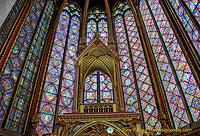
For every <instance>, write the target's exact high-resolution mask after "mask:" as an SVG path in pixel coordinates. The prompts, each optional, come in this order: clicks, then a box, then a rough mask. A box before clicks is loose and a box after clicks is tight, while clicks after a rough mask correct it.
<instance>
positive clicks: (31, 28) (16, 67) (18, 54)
mask: <svg viewBox="0 0 200 136" xmlns="http://www.w3.org/2000/svg"><path fill="white" fill-rule="evenodd" d="M44 5H45V0H35V1H34V4H33V6H32V8H31V9H30V12H29V14H28V16H27V18H26V19H25V23H24V25H23V27H22V29H21V31H20V33H19V36H18V38H17V39H16V42H15V44H14V48H13V50H12V52H11V55H10V57H9V58H8V62H7V64H6V68H5V70H4V72H3V73H2V76H1V77H0V88H1V90H0V96H1V100H0V124H1V122H2V120H3V118H4V115H5V112H6V110H7V107H8V105H9V102H10V99H11V96H12V94H13V90H14V88H15V86H16V82H17V79H18V78H19V74H20V72H21V69H22V66H23V64H24V61H25V56H26V54H27V52H28V50H29V48H30V45H31V39H32V37H33V34H34V32H35V30H36V26H37V24H38V21H39V18H40V14H41V12H42V10H43V7H44ZM32 65H33V64H30V70H32ZM29 85H30V83H29V81H27V80H24V81H23V86H24V87H25V88H27V89H28V88H29ZM15 114H18V112H15ZM18 115H19V116H20V117H21V113H19V114H18ZM18 115H16V116H18ZM14 124H17V122H14V123H13V125H12V126H13V127H11V128H10V127H9V124H8V127H9V128H10V129H11V130H14V131H18V130H19V131H20V130H21V128H17V127H16V126H15V125H14Z"/></svg>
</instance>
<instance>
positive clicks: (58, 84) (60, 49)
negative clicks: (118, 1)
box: [37, 2, 80, 135]
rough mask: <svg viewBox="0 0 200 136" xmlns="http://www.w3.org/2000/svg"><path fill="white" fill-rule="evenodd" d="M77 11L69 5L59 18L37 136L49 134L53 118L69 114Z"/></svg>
mask: <svg viewBox="0 0 200 136" xmlns="http://www.w3.org/2000/svg"><path fill="white" fill-rule="evenodd" d="M79 11H80V9H79V8H77V7H76V6H75V5H74V4H73V3H70V2H69V3H66V5H65V7H64V10H63V12H62V13H61V15H60V19H59V23H58V26H57V30H56V34H55V39H54V43H53V47H52V51H51V56H50V60H49V64H48V69H47V75H46V79H45V84H44V89H43V95H42V100H41V105H40V112H39V113H40V114H39V115H40V120H39V125H38V126H37V131H38V133H39V135H43V134H46V133H51V132H52V128H53V124H54V117H55V115H63V114H64V113H71V112H72V104H73V93H74V92H73V90H74V82H75V67H76V61H75V58H76V55H77V47H78V41H79V29H80V19H79V16H80V13H79ZM69 22H70V24H69ZM58 94H59V95H60V96H59V97H58ZM58 98H59V100H58ZM57 103H58V104H57ZM56 109H58V113H56V112H57V110H56Z"/></svg>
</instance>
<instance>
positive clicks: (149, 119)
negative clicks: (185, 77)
mask: <svg viewBox="0 0 200 136" xmlns="http://www.w3.org/2000/svg"><path fill="white" fill-rule="evenodd" d="M113 17H114V21H115V22H114V23H115V30H116V37H117V44H118V54H119V57H120V59H121V61H120V69H121V77H122V87H123V92H124V99H125V106H126V111H130V112H135V113H139V112H142V113H143V117H144V123H145V127H146V129H153V128H156V129H160V128H161V124H160V122H159V121H158V120H157V119H158V109H157V106H156V101H155V94H154V92H153V89H152V83H151V79H150V75H149V72H148V68H147V64H146V60H145V59H146V58H145V56H144V52H143V47H142V44H141V42H140V37H139V33H138V30H137V27H136V22H135V20H134V16H133V13H132V11H131V10H130V8H129V6H128V4H127V2H121V3H118V5H117V6H116V7H115V8H114V11H113ZM139 105H141V106H139Z"/></svg>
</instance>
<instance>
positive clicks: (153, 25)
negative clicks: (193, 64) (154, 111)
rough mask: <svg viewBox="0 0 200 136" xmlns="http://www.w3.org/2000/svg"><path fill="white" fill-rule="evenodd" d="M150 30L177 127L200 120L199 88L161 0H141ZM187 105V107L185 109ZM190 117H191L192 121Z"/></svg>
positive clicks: (144, 19) (145, 22) (142, 13)
mask: <svg viewBox="0 0 200 136" xmlns="http://www.w3.org/2000/svg"><path fill="white" fill-rule="evenodd" d="M140 12H141V15H142V18H143V21H144V24H145V26H146V30H147V32H148V36H149V39H150V42H151V47H152V49H153V53H154V57H155V59H156V62H157V66H158V69H159V72H160V76H161V79H162V83H163V86H164V89H165V93H166V96H167V99H168V103H169V107H170V110H171V114H172V117H173V120H174V124H175V127H176V128H179V127H183V126H185V125H188V124H189V123H192V122H190V121H191V120H194V121H198V120H199V117H200V116H199V115H200V113H199V106H198V105H199V104H198V103H199V101H200V97H199V95H198V94H200V90H199V87H198V85H197V83H196V81H195V78H194V76H193V74H192V71H191V69H190V66H189V64H188V62H187V60H186V58H185V56H184V54H183V51H182V49H181V47H180V45H179V42H178V40H177V38H176V36H175V34H174V32H173V30H172V28H171V26H170V23H169V21H168V19H167V17H166V15H165V14H164V11H163V9H162V7H161V5H160V3H159V1H158V0H150V1H147V0H141V2H140ZM186 107H188V108H186ZM189 118H192V119H190V121H189Z"/></svg>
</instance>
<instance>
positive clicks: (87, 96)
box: [84, 71, 114, 104]
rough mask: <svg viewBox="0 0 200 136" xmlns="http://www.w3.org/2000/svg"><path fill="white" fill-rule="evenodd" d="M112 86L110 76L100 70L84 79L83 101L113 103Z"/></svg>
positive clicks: (88, 102) (86, 102) (87, 102)
mask: <svg viewBox="0 0 200 136" xmlns="http://www.w3.org/2000/svg"><path fill="white" fill-rule="evenodd" d="M113 102H114V99H113V88H112V81H111V79H110V77H109V76H108V75H106V74H104V73H102V72H100V71H96V72H94V73H92V74H90V75H89V76H88V77H87V78H86V79H85V88H84V103H85V104H90V103H113Z"/></svg>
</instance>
